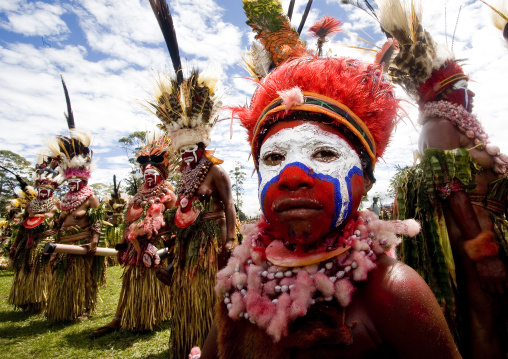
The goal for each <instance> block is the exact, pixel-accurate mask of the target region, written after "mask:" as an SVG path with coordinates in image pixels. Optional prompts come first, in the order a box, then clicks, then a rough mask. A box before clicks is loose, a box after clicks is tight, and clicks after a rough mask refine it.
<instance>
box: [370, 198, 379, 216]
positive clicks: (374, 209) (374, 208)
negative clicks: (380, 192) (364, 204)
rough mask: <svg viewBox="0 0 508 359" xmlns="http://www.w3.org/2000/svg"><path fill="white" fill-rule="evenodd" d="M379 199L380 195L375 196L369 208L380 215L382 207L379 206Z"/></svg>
mask: <svg viewBox="0 0 508 359" xmlns="http://www.w3.org/2000/svg"><path fill="white" fill-rule="evenodd" d="M378 201H379V197H377V196H375V197H374V198H373V199H372V205H371V206H370V207H369V209H370V210H371V211H372V212H374V213H375V214H377V216H378V217H380V216H381V209H380V208H379V204H378V203H377V202H378Z"/></svg>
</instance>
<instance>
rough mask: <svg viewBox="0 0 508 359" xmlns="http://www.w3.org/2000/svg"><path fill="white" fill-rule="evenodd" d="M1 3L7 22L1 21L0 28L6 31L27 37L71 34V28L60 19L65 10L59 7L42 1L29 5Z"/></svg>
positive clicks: (25, 2)
mask: <svg viewBox="0 0 508 359" xmlns="http://www.w3.org/2000/svg"><path fill="white" fill-rule="evenodd" d="M9 3H10V4H8V2H1V3H0V10H2V11H4V12H5V17H6V18H7V21H0V27H2V28H3V29H5V30H8V31H11V32H15V33H18V34H23V35H25V36H53V38H55V36H56V35H60V36H58V37H57V38H62V36H63V35H65V34H67V33H68V32H69V28H68V27H67V25H66V24H65V22H64V21H63V20H62V19H61V18H60V16H61V15H62V14H64V13H65V10H64V9H63V8H62V7H60V6H59V5H52V4H47V3H44V2H42V1H37V2H33V3H31V2H30V3H29V2H27V1H19V2H17V3H16V2H9Z"/></svg>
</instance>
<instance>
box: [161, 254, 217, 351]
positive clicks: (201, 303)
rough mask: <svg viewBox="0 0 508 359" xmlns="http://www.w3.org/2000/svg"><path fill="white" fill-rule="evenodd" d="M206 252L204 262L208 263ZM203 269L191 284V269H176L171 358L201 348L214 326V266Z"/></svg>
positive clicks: (170, 345) (170, 340)
mask: <svg viewBox="0 0 508 359" xmlns="http://www.w3.org/2000/svg"><path fill="white" fill-rule="evenodd" d="M211 251H213V252H215V253H213V255H214V258H217V253H216V251H215V250H213V249H211V248H210V249H209V250H208V251H207V255H206V258H205V261H204V262H205V263H209V256H210V252H211ZM214 264H215V265H214V266H209V267H208V268H207V269H206V270H203V269H202V268H198V269H197V270H196V273H195V275H194V277H193V278H192V281H191V280H189V276H190V273H189V271H190V269H189V268H184V269H177V270H175V273H174V276H173V284H172V286H171V293H172V294H173V297H172V298H171V322H172V326H171V334H170V339H169V351H170V354H171V357H172V358H186V357H187V355H188V354H189V352H190V350H191V348H192V347H194V346H199V347H203V344H204V342H205V339H206V336H207V335H208V331H209V330H210V327H211V325H212V323H213V317H214V316H213V307H214V305H215V301H216V296H215V291H214V286H215V277H216V274H217V264H216V262H215V263H214Z"/></svg>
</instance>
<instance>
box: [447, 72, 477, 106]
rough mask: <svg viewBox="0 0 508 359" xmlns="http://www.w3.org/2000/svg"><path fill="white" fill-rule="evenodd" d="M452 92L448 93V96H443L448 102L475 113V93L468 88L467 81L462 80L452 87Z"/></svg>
mask: <svg viewBox="0 0 508 359" xmlns="http://www.w3.org/2000/svg"><path fill="white" fill-rule="evenodd" d="M450 90H451V91H447V93H446V95H445V96H443V98H444V99H446V101H448V102H451V103H454V104H457V105H461V106H462V107H464V108H465V109H466V110H467V111H468V112H469V113H471V112H473V97H474V96H475V94H474V92H473V91H471V90H469V89H468V88H467V81H466V80H460V81H457V82H456V83H455V84H453V86H452V87H450Z"/></svg>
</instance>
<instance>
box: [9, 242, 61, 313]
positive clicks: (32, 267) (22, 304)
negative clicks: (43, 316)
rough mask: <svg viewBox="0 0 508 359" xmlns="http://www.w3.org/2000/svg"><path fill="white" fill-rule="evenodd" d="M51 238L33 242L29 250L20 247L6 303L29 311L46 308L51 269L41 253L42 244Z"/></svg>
mask: <svg viewBox="0 0 508 359" xmlns="http://www.w3.org/2000/svg"><path fill="white" fill-rule="evenodd" d="M48 241H52V238H51V237H49V238H48V239H41V240H38V241H37V242H34V246H33V247H32V248H31V249H30V250H26V249H25V248H23V249H22V252H21V253H22V258H19V257H21V256H18V258H16V260H17V261H18V262H19V263H18V265H14V278H13V280H12V286H11V291H10V294H9V299H8V303H9V304H12V305H14V306H15V307H16V308H19V309H22V310H25V311H29V312H42V311H43V310H44V309H45V308H46V301H47V296H48V290H47V287H48V283H49V282H50V279H51V271H50V269H49V266H48V262H47V260H46V259H47V258H45V256H44V254H43V248H44V245H45V244H46V243H47V242H48Z"/></svg>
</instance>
